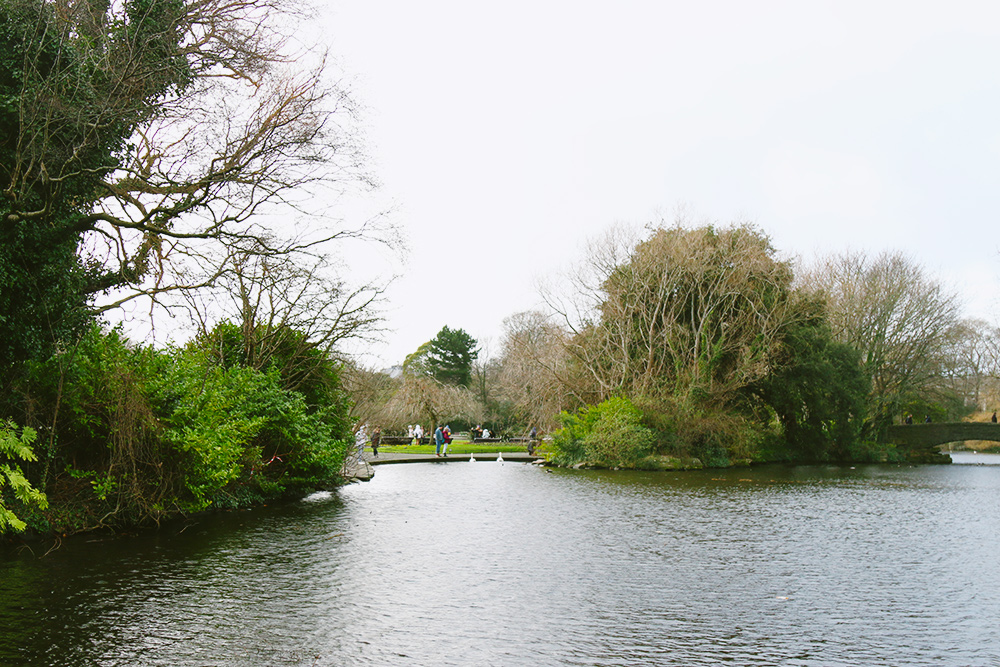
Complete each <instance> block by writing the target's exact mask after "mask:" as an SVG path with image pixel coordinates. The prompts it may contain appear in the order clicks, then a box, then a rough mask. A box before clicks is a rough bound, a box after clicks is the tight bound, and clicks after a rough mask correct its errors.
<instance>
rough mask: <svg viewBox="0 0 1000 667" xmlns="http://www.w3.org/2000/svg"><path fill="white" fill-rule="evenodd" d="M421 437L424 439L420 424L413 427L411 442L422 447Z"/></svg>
mask: <svg viewBox="0 0 1000 667" xmlns="http://www.w3.org/2000/svg"><path fill="white" fill-rule="evenodd" d="M423 437H424V427H423V426H421V425H420V424H417V425H416V426H414V427H413V440H414V442H413V444H415V445H422V444H423V442H422V440H423Z"/></svg>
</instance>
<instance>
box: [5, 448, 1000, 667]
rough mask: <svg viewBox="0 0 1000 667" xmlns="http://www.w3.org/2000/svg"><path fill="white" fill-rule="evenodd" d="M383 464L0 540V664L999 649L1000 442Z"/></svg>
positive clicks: (628, 658)
mask: <svg viewBox="0 0 1000 667" xmlns="http://www.w3.org/2000/svg"><path fill="white" fill-rule="evenodd" d="M955 460H956V463H957V465H952V466H924V467H907V466H902V467H897V466H857V467H838V466H829V467H797V468H784V467H772V466H768V467H761V468H753V469H737V470H722V471H719V470H713V471H702V472H687V473H632V472H627V473H626V472H595V471H568V470H548V469H543V468H539V467H535V466H529V465H524V464H513V463H505V464H499V463H495V462H476V463H468V462H450V463H426V464H410V465H390V466H381V467H379V468H377V472H376V475H375V478H374V479H373V480H372V481H371V482H368V483H362V484H355V485H351V486H349V487H346V488H344V489H342V490H340V491H339V492H337V493H334V494H318V495H315V496H312V497H310V498H309V499H306V500H304V501H302V502H298V503H292V504H286V505H281V506H277V507H269V508H263V509H260V510H254V511H248V512H239V513H230V514H220V515H214V516H208V517H201V518H198V519H197V520H193V521H190V522H188V523H178V524H171V525H170V526H166V527H164V528H162V529H160V530H159V531H155V532H154V531H150V532H144V533H142V534H140V535H138V536H130V537H119V538H104V537H94V536H83V537H77V538H73V539H67V540H64V541H63V542H62V544H61V546H60V547H59V548H57V549H55V550H53V551H51V552H50V553H48V554H47V555H44V557H42V556H43V554H44V552H45V550H46V549H47V548H48V547H49V546H51V545H50V544H38V545H32V546H31V550H28V549H25V548H22V549H19V550H13V549H8V550H6V551H0V665H4V666H7V665H12V666H13V665H53V666H55V665H59V666H65V665H101V666H106V665H122V666H126V665H127V666H130V667H133V666H136V665H171V666H192V667H193V666H198V667H203V666H208V665H218V666H229V665H233V666H236V665H240V666H244V665H250V666H265V665H266V666H272V665H296V666H331V667H332V666H338V667H339V666H350V665H379V666H381V665H414V666H420V667H424V666H432V665H462V666H466V665H496V666H507V665H525V666H527V665H685V666H691V665H717V664H720V663H722V664H732V665H813V666H816V667H820V666H822V667H830V666H836V665H844V666H847V665H850V666H851V667H855V666H858V665H956V666H957V665H962V666H965V665H985V666H998V665H1000V640H998V639H997V636H998V623H1000V538H998V536H1000V465H998V464H1000V456H996V455H976V454H971V453H969V454H956V455H955Z"/></svg>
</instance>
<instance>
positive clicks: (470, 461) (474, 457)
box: [469, 454, 476, 463]
mask: <svg viewBox="0 0 1000 667" xmlns="http://www.w3.org/2000/svg"><path fill="white" fill-rule="evenodd" d="M475 462H476V455H475V454H469V463H475Z"/></svg>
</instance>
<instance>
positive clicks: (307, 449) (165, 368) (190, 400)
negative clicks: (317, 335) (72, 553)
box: [20, 327, 350, 530]
mask: <svg viewBox="0 0 1000 667" xmlns="http://www.w3.org/2000/svg"><path fill="white" fill-rule="evenodd" d="M323 368H324V370H323V373H324V375H323V381H322V382H321V383H316V384H313V385H308V386H311V387H312V388H313V389H314V391H313V394H314V399H315V400H317V401H320V402H319V403H318V404H313V403H311V402H310V401H308V400H307V398H306V395H305V394H303V393H301V392H298V391H293V390H290V389H287V388H286V387H285V383H286V378H284V377H283V376H282V374H281V373H279V371H278V367H277V366H273V367H271V368H270V369H269V370H268V371H267V372H262V371H260V370H257V369H254V368H249V367H247V366H243V365H239V364H235V365H231V366H229V367H226V366H223V365H222V364H220V363H218V359H217V357H216V356H214V355H213V354H210V353H209V352H208V351H205V350H201V349H198V348H197V347H195V346H189V347H186V348H184V349H181V350H173V351H171V352H161V351H156V350H153V349H151V348H148V347H141V346H134V345H132V344H130V343H129V342H128V341H127V340H126V339H125V338H124V337H123V336H122V335H121V333H120V332H118V331H102V330H101V329H100V328H98V327H93V328H92V329H91V330H89V331H88V332H87V334H86V335H85V336H84V337H83V338H82V339H81V340H80V342H79V343H78V344H77V345H75V346H74V347H72V348H70V349H68V350H66V351H65V352H64V353H62V354H60V355H57V356H56V357H53V358H52V359H49V360H47V361H46V362H39V363H34V364H29V366H28V370H29V372H28V374H27V377H26V379H25V380H24V382H22V384H21V385H20V391H21V392H22V393H23V395H24V398H25V404H26V405H28V406H30V408H31V412H30V413H28V412H26V413H25V414H31V415H32V418H33V419H34V420H36V422H37V423H44V424H46V425H48V424H55V426H56V428H55V429H54V430H51V431H50V433H51V435H52V437H51V438H50V439H48V440H47V442H46V443H44V446H43V447H42V448H41V449H40V450H39V453H40V454H41V460H40V461H39V462H38V463H36V464H34V465H33V467H32V468H31V469H30V470H28V469H26V470H25V471H24V474H25V476H26V477H27V478H29V479H31V480H32V481H33V482H34V483H35V485H36V486H38V487H40V488H45V489H46V490H51V492H50V493H49V497H50V500H51V501H52V503H53V507H52V508H50V510H49V511H48V512H47V513H45V515H44V516H38V515H37V513H35V516H33V517H29V518H31V520H32V521H35V522H36V524H37V525H39V526H42V525H44V524H45V522H48V525H50V526H52V527H55V528H56V529H63V530H74V529H80V528H87V527H95V526H97V525H121V524H132V523H139V522H143V521H148V520H159V519H161V518H163V517H165V516H169V515H171V514H173V513H176V512H177V511H183V512H189V511H198V510H202V509H205V508H208V507H212V506H224V507H232V506H239V505H242V504H247V503H253V502H261V501H264V500H267V499H270V498H275V497H278V496H282V495H285V494H290V493H300V492H305V491H307V490H311V489H315V488H326V487H329V486H331V485H333V484H336V483H337V482H338V481H339V475H340V469H341V466H342V464H343V461H344V457H345V454H346V451H347V444H346V443H347V440H348V438H349V437H350V426H349V417H348V409H349V406H348V403H347V398H346V396H345V394H344V392H343V391H342V390H341V389H340V388H339V378H338V377H337V373H336V369H335V368H334V367H333V365H332V362H329V363H328V364H327V365H326V366H324V367H323ZM320 388H322V391H320ZM56 434H58V437H55V435H56Z"/></svg>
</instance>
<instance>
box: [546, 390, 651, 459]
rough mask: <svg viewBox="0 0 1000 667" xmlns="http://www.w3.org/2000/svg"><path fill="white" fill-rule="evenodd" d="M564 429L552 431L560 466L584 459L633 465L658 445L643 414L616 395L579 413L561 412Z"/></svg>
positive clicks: (630, 403)
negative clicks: (646, 424)
mask: <svg viewBox="0 0 1000 667" xmlns="http://www.w3.org/2000/svg"><path fill="white" fill-rule="evenodd" d="M560 423H561V424H562V428H561V429H558V430H557V431H556V432H555V433H554V434H553V439H552V444H553V449H554V450H555V452H556V454H555V457H554V460H555V462H556V463H559V464H561V465H573V464H575V463H579V462H582V461H588V462H591V463H595V464H600V465H605V466H612V467H633V466H634V465H635V463H636V461H638V460H639V459H641V458H643V457H644V456H647V455H648V454H649V453H650V452H651V451H652V449H653V446H654V444H655V440H656V439H655V435H654V433H653V432H652V431H651V430H650V429H648V428H646V427H645V426H643V424H642V413H641V412H640V411H639V409H638V408H637V407H636V406H635V405H633V404H632V402H631V401H629V400H628V399H627V398H621V397H614V398H609V399H607V400H606V401H604V402H602V403H599V404H598V405H592V406H586V407H584V408H581V409H580V410H579V411H578V412H577V413H576V414H570V413H567V412H563V413H562V414H561V415H560Z"/></svg>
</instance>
